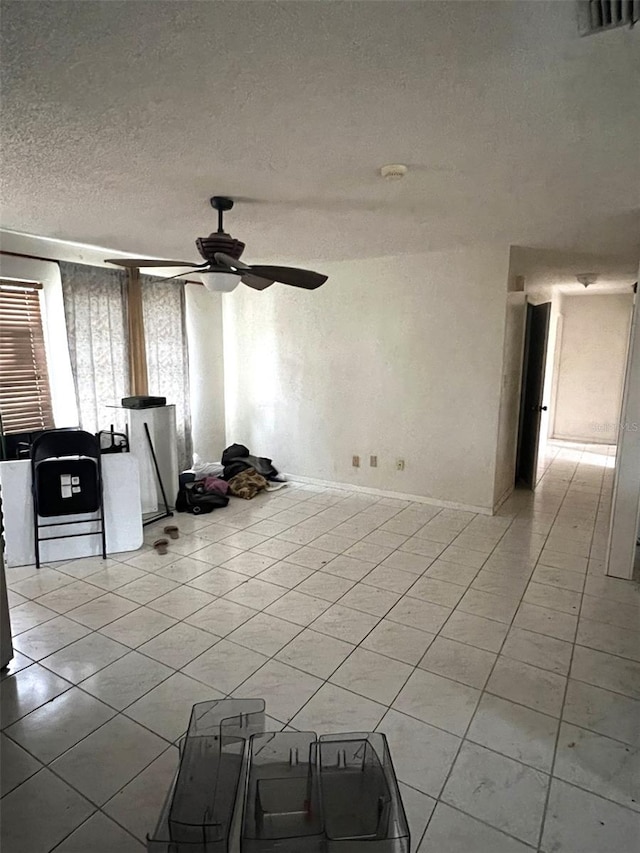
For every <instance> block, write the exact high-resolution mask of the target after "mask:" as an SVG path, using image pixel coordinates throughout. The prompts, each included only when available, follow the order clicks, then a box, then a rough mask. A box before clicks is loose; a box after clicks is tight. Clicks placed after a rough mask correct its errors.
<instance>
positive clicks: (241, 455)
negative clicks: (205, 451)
mask: <svg viewBox="0 0 640 853" xmlns="http://www.w3.org/2000/svg"><path fill="white" fill-rule="evenodd" d="M283 485H285V482H284V477H283V476H282V475H281V474H279V473H278V471H277V470H276V468H274V466H273V463H272V461H271V459H267V458H266V457H264V456H253V455H252V454H251V453H250V452H249V448H248V447H245V446H244V444H232V445H231V446H230V447H227V449H226V450H225V451H224V453H223V454H222V458H221V460H220V462H219V463H216V462H213V463H206V464H203V463H202V462H201V461H200V460H199V459H198V458H197V457H194V467H193V469H192V470H191V471H186V472H185V473H183V474H181V475H180V489H179V491H178V497H177V498H176V509H177V510H178V512H191V513H194V514H199V513H202V512H211V511H212V510H214V509H216V508H218V507H222V506H226V505H227V504H228V503H229V495H233V497H237V498H243V499H244V500H251V498H254V497H255V496H256V495H257V494H258V492H261V491H263V490H264V489H267V490H271V489H273V488H279V487H281V486H283Z"/></svg>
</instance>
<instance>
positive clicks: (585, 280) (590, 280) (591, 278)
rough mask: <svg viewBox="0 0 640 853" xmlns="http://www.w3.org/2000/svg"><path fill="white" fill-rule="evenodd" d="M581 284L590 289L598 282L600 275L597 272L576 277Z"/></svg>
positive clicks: (579, 274)
mask: <svg viewBox="0 0 640 853" xmlns="http://www.w3.org/2000/svg"><path fill="white" fill-rule="evenodd" d="M576 278H577V280H578V281H579V282H580V284H583V285H584V286H585V287H589V285H590V284H595V283H596V281H597V280H598V274H597V273H595V272H581V273H578V275H577V276H576Z"/></svg>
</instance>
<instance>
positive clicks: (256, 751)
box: [242, 732, 324, 853]
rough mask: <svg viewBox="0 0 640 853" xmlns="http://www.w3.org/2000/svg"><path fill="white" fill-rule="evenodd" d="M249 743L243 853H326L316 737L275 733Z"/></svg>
mask: <svg viewBox="0 0 640 853" xmlns="http://www.w3.org/2000/svg"><path fill="white" fill-rule="evenodd" d="M250 743H251V745H250V749H249V770H248V778H247V788H246V794H245V803H244V815H243V821H242V851H243V853H263V851H264V853H267V851H274V850H277V851H279V853H301V851H305V853H307V851H309V853H315V852H316V851H321V850H323V847H324V833H323V825H322V810H321V805H320V789H319V779H318V773H317V741H316V735H315V734H314V733H309V732H272V733H268V734H260V735H254V736H253V737H252V738H251V742H250Z"/></svg>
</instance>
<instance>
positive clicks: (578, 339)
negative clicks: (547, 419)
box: [552, 292, 633, 443]
mask: <svg viewBox="0 0 640 853" xmlns="http://www.w3.org/2000/svg"><path fill="white" fill-rule="evenodd" d="M632 307H633V294H632V293H631V292H629V293H628V294H614V295H598V294H585V295H583V296H566V295H563V296H562V299H561V304H560V312H561V316H562V339H561V341H560V354H559V361H558V365H557V373H556V380H555V381H556V390H555V411H554V422H553V427H552V429H553V432H552V435H553V437H554V438H560V439H567V440H575V441H590V442H605V443H614V442H615V441H616V438H617V424H618V421H619V420H620V405H621V400H622V385H623V379H624V370H625V364H626V358H627V347H628V342H629V326H630V322H631V311H632Z"/></svg>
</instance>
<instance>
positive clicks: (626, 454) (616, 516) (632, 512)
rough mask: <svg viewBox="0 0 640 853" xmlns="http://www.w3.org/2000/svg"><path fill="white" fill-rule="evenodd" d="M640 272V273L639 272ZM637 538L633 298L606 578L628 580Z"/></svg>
mask: <svg viewBox="0 0 640 853" xmlns="http://www.w3.org/2000/svg"><path fill="white" fill-rule="evenodd" d="M639 272H640V270H639ZM638 537H640V299H638V296H637V295H636V298H635V304H634V313H633V321H632V329H631V335H630V341H629V357H628V360H627V365H626V374H625V383H624V392H623V404H622V410H621V422H620V425H619V430H618V452H617V457H616V471H615V479H614V486H613V499H612V502H611V526H610V531H609V542H608V547H607V574H608V575H613V576H614V577H619V578H627V579H631V578H632V577H633V573H634V564H635V563H636V561H637V559H638V549H637V547H636V541H637V538H638Z"/></svg>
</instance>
